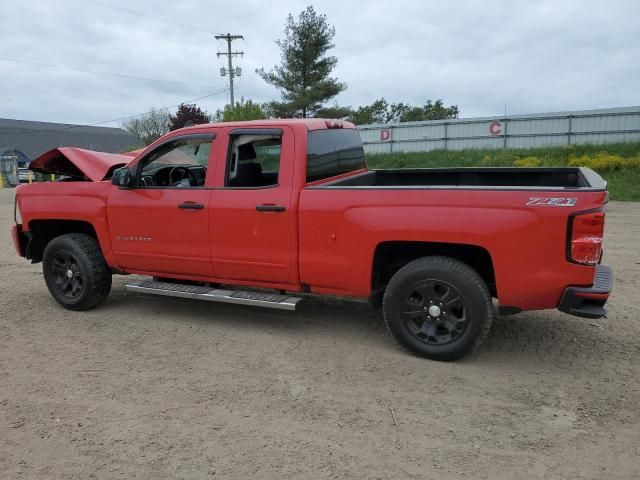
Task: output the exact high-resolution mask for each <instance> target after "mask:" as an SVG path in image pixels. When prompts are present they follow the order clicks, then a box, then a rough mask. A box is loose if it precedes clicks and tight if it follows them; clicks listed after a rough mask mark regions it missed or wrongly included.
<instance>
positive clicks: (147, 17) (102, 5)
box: [84, 0, 215, 34]
mask: <svg viewBox="0 0 640 480" xmlns="http://www.w3.org/2000/svg"><path fill="white" fill-rule="evenodd" d="M84 1H85V2H88V3H94V4H96V5H100V6H101V7H106V8H112V9H113V10H119V11H121V12H126V13H130V14H131V15H138V16H139V17H144V18H146V19H148V20H155V21H156V22H164V23H170V24H171V25H178V26H179V27H183V28H188V29H189V30H195V31H197V32H204V33H209V34H215V32H212V31H210V30H205V29H204V28H198V27H194V26H193V25H188V24H186V23H180V22H174V21H173V20H167V19H166V18H160V17H154V16H152V15H147V14H146V13H142V12H136V11H135V10H129V9H126V8H122V7H116V6H115V5H110V4H108V3H103V2H98V1H97V0H84Z"/></svg>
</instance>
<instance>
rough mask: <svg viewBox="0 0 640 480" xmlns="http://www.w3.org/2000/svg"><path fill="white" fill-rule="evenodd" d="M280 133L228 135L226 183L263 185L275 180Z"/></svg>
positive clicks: (270, 184) (275, 182) (265, 185)
mask: <svg viewBox="0 0 640 480" xmlns="http://www.w3.org/2000/svg"><path fill="white" fill-rule="evenodd" d="M281 150H282V137H281V136H280V135H270V134H256V135H232V136H231V142H230V146H229V162H228V164H227V177H226V182H225V185H226V186H227V187H241V188H265V187H273V186H275V185H277V184H278V173H279V171H280V153H281Z"/></svg>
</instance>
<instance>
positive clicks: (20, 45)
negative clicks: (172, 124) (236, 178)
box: [0, 0, 640, 123]
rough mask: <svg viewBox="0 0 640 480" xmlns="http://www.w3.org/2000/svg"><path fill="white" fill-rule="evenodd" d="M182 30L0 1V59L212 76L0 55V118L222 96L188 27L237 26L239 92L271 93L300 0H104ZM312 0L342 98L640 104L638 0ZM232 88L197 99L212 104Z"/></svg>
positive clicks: (68, 3) (214, 71) (107, 112)
mask: <svg viewBox="0 0 640 480" xmlns="http://www.w3.org/2000/svg"><path fill="white" fill-rule="evenodd" d="M101 1H102V2H103V3H108V4H110V5H113V6H114V7H119V8H124V9H129V10H135V11H138V12H144V13H146V14H148V15H151V16H154V17H159V18H164V19H169V20H172V21H175V22H179V23H183V24H187V25H191V26H193V27H194V28H193V29H191V28H183V27H181V26H178V25H173V24H170V23H165V22H160V21H155V20H152V19H149V18H144V17H142V16H136V15H132V14H130V13H126V12H123V11H119V10H116V9H112V8H106V7H104V6H100V5H98V4H96V3H92V2H89V1H85V0H65V1H61V2H49V1H46V0H34V1H30V2H17V1H7V2H2V4H1V5H0V15H1V16H2V18H3V30H2V33H1V34H0V52H2V53H1V54H0V57H2V58H13V59H19V60H25V61H33V62H41V63H51V64H57V65H62V66H68V67H75V68H83V69H91V70H99V71H104V72H114V73H123V74H127V75H136V76H142V77H151V78H157V79H164V80H171V81H178V82H185V83H196V84H204V85H209V86H210V87H204V86H202V87H201V86H189V85H174V84H164V83H155V82H148V81H141V80H133V79H121V78H114V77H108V76H100V75H92V74H88V73H80V72H72V71H67V70H59V69H52V68H47V67H37V66H33V65H24V64H15V63H11V62H5V61H0V68H2V89H1V93H0V98H1V100H2V101H1V103H0V105H1V110H0V116H2V117H9V118H20V119H29V120H44V121H60V122H70V123H76V122H77V123H94V122H101V121H105V120H109V119H113V118H118V117H122V116H127V115H132V114H136V113H140V112H144V111H146V110H148V109H149V108H150V107H152V106H155V107H161V106H169V105H174V104H177V103H180V102H181V101H186V100H189V99H193V98H197V97H201V96H204V95H207V94H209V93H211V92H215V91H220V90H222V89H224V88H225V87H226V86H227V78H226V77H220V74H219V69H220V67H221V66H223V65H224V62H225V59H224V58H221V59H218V58H217V57H216V52H217V51H218V50H219V49H222V48H224V47H225V44H224V43H223V42H221V41H217V40H215V38H213V35H209V34H207V33H205V32H202V31H200V30H197V29H204V30H209V31H211V32H215V33H226V32H230V33H234V34H243V35H244V36H245V38H246V42H243V41H237V42H234V47H235V48H236V49H238V50H243V51H244V52H245V53H246V55H245V56H244V57H243V58H240V59H238V60H237V65H238V66H240V67H242V69H243V75H242V77H241V78H240V79H239V84H238V86H237V94H236V96H237V97H240V96H244V97H245V98H251V99H253V100H255V101H267V100H269V99H272V98H277V97H278V92H277V91H276V90H275V89H273V87H271V86H270V85H267V84H265V83H264V81H262V80H261V79H260V78H259V77H258V76H257V75H255V73H254V69H255V68H259V67H262V66H264V67H265V68H267V69H269V68H271V67H272V66H273V65H275V64H277V63H278V62H279V59H280V52H279V51H278V49H277V47H276V45H275V43H274V41H275V39H276V38H278V37H280V36H282V31H283V27H284V23H285V19H286V16H287V14H288V13H289V12H292V13H294V15H297V13H298V12H300V11H301V10H303V9H304V8H305V6H306V4H307V2H301V1H294V0H289V1H278V2H272V3H271V4H265V3H264V2H261V1H257V0H244V1H243V0H237V1H235V2H207V1H204V0H199V1H197V0H183V1H180V2H162V3H160V2H153V1H151V0H131V1H128V2H124V1H123V0H101ZM316 9H317V10H318V11H320V12H322V13H325V14H326V15H327V16H328V19H329V21H330V23H332V24H333V25H335V27H336V37H335V44H336V48H335V49H334V50H333V52H332V53H333V54H334V55H336V56H337V57H338V59H339V62H338V66H337V68H336V70H335V72H334V74H335V76H337V77H338V78H339V79H340V80H341V81H344V82H346V83H347V84H348V89H347V90H346V91H345V92H343V93H341V94H340V95H339V96H338V97H337V99H336V100H337V101H338V102H339V103H340V104H344V105H353V106H357V105H362V104H366V103H370V102H372V101H373V100H375V99H376V98H379V97H383V96H384V97H386V98H387V99H389V100H390V101H404V102H410V103H422V102H424V101H425V100H426V99H427V98H443V99H444V100H445V102H446V103H448V104H457V105H459V106H460V110H461V113H462V115H463V116H474V115H489V114H500V113H502V112H503V111H504V109H505V106H506V109H507V111H508V112H509V113H513V114H515V113H527V112H539V111H553V110H567V109H583V108H598V107H609V106H628V105H637V104H640V99H639V98H638V89H637V79H638V78H640V62H638V58H640V45H639V42H638V41H637V39H638V38H640V22H637V18H638V17H640V4H638V3H637V2H634V1H631V0H629V1H611V2H607V3H603V2H596V1H593V0H589V1H581V2H577V1H566V2H559V1H549V0H543V1H537V2H530V1H523V0H516V1H507V0H496V1H494V2H487V1H465V2H462V1H454V2H422V1H409V0H396V1H394V2H382V1H369V2H345V1H336V0H325V1H323V2H321V3H318V4H317V5H316ZM226 101H227V94H226V93H221V94H219V95H216V96H213V97H210V98H207V99H205V100H202V101H200V102H198V104H199V105H200V106H202V107H203V108H205V109H206V110H208V111H210V112H213V111H215V110H216V109H218V108H221V107H222V106H223V105H224V104H225V103H226Z"/></svg>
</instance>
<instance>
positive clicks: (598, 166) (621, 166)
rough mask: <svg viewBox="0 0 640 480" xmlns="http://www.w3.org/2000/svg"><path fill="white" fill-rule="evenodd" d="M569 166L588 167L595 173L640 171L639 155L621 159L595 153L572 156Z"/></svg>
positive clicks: (605, 153)
mask: <svg viewBox="0 0 640 480" xmlns="http://www.w3.org/2000/svg"><path fill="white" fill-rule="evenodd" d="M569 166H571V167H588V168H591V169H592V170H595V171H597V172H612V171H616V170H632V169H640V155H637V156H635V157H621V156H620V155H613V154H611V153H607V152H601V153H596V154H595V155H594V156H589V155H582V156H580V157H576V156H572V157H570V158H569Z"/></svg>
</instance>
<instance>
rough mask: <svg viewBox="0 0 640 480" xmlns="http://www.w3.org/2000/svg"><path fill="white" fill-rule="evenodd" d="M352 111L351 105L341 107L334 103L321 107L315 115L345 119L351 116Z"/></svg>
mask: <svg viewBox="0 0 640 480" xmlns="http://www.w3.org/2000/svg"><path fill="white" fill-rule="evenodd" d="M353 113H354V112H353V109H352V108H351V107H341V106H340V105H338V104H337V103H336V104H334V105H333V106H331V107H322V108H321V109H320V110H318V111H317V112H316V117H320V118H336V119H339V120H346V119H348V118H349V117H351V116H352V115H353Z"/></svg>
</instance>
